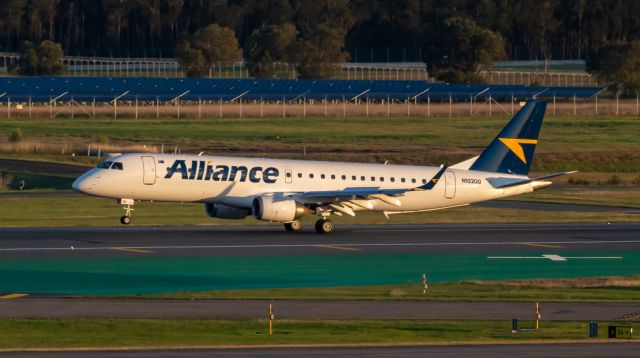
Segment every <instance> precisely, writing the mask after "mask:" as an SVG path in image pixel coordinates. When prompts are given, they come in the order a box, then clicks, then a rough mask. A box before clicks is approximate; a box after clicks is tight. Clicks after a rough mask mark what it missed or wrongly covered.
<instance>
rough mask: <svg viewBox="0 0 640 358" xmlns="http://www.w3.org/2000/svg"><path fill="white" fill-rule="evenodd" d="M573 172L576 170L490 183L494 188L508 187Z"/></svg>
mask: <svg viewBox="0 0 640 358" xmlns="http://www.w3.org/2000/svg"><path fill="white" fill-rule="evenodd" d="M574 173H577V171H571V172H563V173H554V174H549V175H543V176H540V177H535V178H529V179H524V180H515V181H512V182H509V183H504V184H497V185H493V183H492V185H493V187H494V188H496V189H501V188H508V187H512V186H518V185H522V184H528V183H531V182H534V181H540V180H544V179H550V178H555V177H559V176H562V175H569V174H574Z"/></svg>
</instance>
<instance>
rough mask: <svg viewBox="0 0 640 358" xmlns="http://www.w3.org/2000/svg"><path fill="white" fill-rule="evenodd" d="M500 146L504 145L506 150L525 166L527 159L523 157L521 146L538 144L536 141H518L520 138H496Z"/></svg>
mask: <svg viewBox="0 0 640 358" xmlns="http://www.w3.org/2000/svg"><path fill="white" fill-rule="evenodd" d="M498 139H499V140H500V141H501V142H502V144H504V145H506V146H507V148H509V150H510V151H511V152H513V154H515V155H516V156H517V157H518V158H520V160H521V161H522V162H523V163H524V164H527V158H525V156H524V149H522V145H523V144H538V140H537V139H520V138H498Z"/></svg>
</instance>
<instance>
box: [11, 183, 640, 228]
mask: <svg viewBox="0 0 640 358" xmlns="http://www.w3.org/2000/svg"><path fill="white" fill-rule="evenodd" d="M0 204H1V205H0V226H3V227H31V226H34V221H33V218H34V217H35V218H38V220H37V223H35V225H37V226H42V227H48V226H51V227H53V226H119V225H120V223H119V218H120V216H122V215H123V213H124V211H123V210H122V208H121V206H120V205H119V204H118V203H117V201H116V200H114V199H100V198H94V197H90V196H86V195H82V194H74V193H66V194H65V193H59V192H24V193H23V192H15V191H12V192H4V193H0ZM638 219H639V218H638V215H634V214H624V213H614V212H611V213H579V212H558V211H554V212H549V211H532V210H519V209H510V210H502V209H493V208H483V207H474V206H471V207H462V208H453V209H447V210H441V211H433V212H425V213H411V214H403V215H393V216H391V218H390V219H386V218H385V217H384V215H382V213H376V212H363V213H358V214H357V215H356V217H353V218H352V217H336V222H337V223H338V224H385V223H387V224H417V223H422V224H434V223H523V222H529V223H535V222H627V221H637V220H638ZM314 220H315V217H307V218H306V219H305V223H306V224H311V223H312V222H313V221H314ZM258 224H260V225H269V224H267V223H265V222H261V221H258V220H256V219H254V218H253V217H251V216H250V217H248V218H247V219H245V220H221V219H214V218H209V217H207V216H206V214H205V212H204V206H203V204H191V203H184V204H182V203H149V202H142V203H136V205H135V212H134V213H133V225H161V226H165V225H258ZM271 225H273V224H271Z"/></svg>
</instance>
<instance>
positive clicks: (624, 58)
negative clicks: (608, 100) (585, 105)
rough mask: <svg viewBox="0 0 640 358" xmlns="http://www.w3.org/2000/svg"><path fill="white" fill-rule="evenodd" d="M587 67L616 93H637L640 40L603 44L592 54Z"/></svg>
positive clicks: (639, 86) (638, 87)
mask: <svg viewBox="0 0 640 358" xmlns="http://www.w3.org/2000/svg"><path fill="white" fill-rule="evenodd" d="M586 67H587V68H586V69H587V72H589V73H591V74H594V75H596V76H597V77H598V79H600V80H601V81H605V82H607V83H608V84H609V87H611V88H613V89H614V90H615V92H616V94H624V93H627V94H631V93H636V92H638V91H640V40H636V41H631V42H622V41H617V42H612V43H609V44H607V45H603V46H601V47H600V48H599V49H598V50H597V51H596V53H595V54H593V55H592V56H590V58H589V60H588V61H587V63H586Z"/></svg>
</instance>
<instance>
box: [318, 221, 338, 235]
mask: <svg viewBox="0 0 640 358" xmlns="http://www.w3.org/2000/svg"><path fill="white" fill-rule="evenodd" d="M333 228H334V225H333V220H331V219H320V220H318V221H316V231H317V232H318V234H328V233H330V232H332V231H333Z"/></svg>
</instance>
